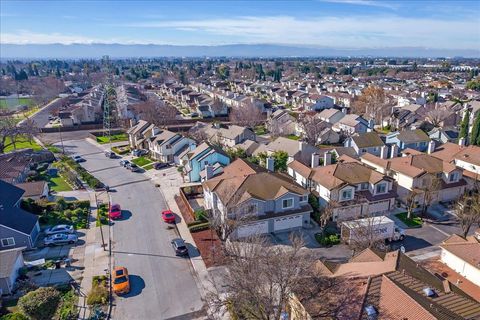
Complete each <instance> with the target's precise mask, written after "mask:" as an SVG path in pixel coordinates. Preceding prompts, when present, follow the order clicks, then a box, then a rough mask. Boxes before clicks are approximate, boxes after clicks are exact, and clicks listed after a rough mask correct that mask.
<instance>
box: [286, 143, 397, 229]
mask: <svg viewBox="0 0 480 320" xmlns="http://www.w3.org/2000/svg"><path fill="white" fill-rule="evenodd" d="M324 157H325V158H326V160H324V163H329V161H328V158H329V157H331V156H330V155H329V154H328V153H326V154H325V155H324ZM313 161H314V160H313V159H312V162H313ZM288 174H289V175H290V176H291V177H292V178H293V179H294V180H295V181H296V182H297V183H299V184H300V185H302V186H305V187H306V188H309V189H310V190H311V191H312V193H313V194H314V195H315V196H316V197H317V198H318V202H319V205H320V206H321V207H324V208H325V207H327V206H329V205H330V206H331V208H332V210H333V215H332V220H333V221H341V220H350V219H356V218H358V217H364V216H372V215H380V214H384V213H386V212H388V211H390V210H391V209H393V208H394V204H395V198H396V196H397V194H396V192H395V189H394V185H393V179H392V178H390V177H388V176H386V175H384V174H381V173H379V172H377V171H375V170H373V169H371V168H369V167H367V166H366V165H364V164H362V163H360V162H359V161H357V160H355V159H352V158H349V157H346V156H344V157H341V158H340V159H339V161H338V163H336V164H329V165H325V166H314V167H312V166H311V167H308V166H305V165H304V164H302V163H300V162H298V161H293V162H292V163H290V164H289V165H288Z"/></svg>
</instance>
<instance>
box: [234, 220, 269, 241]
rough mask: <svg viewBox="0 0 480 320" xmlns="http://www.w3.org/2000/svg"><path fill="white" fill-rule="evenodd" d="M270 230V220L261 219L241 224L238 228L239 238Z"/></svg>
mask: <svg viewBox="0 0 480 320" xmlns="http://www.w3.org/2000/svg"><path fill="white" fill-rule="evenodd" d="M267 232H268V221H260V222H255V223H249V224H247V225H244V226H241V227H239V228H238V230H237V236H238V237H239V238H244V237H248V236H251V235H256V234H263V233H267Z"/></svg>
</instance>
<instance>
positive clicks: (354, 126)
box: [333, 113, 373, 134]
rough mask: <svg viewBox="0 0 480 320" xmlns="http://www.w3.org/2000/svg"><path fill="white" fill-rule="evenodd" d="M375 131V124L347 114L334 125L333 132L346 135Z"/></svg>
mask: <svg viewBox="0 0 480 320" xmlns="http://www.w3.org/2000/svg"><path fill="white" fill-rule="evenodd" d="M369 129H372V130H373V124H372V123H369V122H368V121H367V120H365V119H364V118H362V117H361V116H359V115H356V114H353V113H351V114H347V115H345V116H344V117H342V118H341V119H340V120H339V121H338V122H337V123H335V124H334V125H333V130H335V131H338V132H344V133H346V134H354V133H363V132H367V131H368V130H369Z"/></svg>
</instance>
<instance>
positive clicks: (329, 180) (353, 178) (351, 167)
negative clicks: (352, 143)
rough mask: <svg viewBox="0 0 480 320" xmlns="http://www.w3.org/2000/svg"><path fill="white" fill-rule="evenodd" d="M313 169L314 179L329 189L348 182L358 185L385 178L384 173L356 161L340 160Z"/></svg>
mask: <svg viewBox="0 0 480 320" xmlns="http://www.w3.org/2000/svg"><path fill="white" fill-rule="evenodd" d="M352 160H354V159H352ZM312 170H313V175H312V180H313V181H315V182H316V183H318V184H320V185H322V186H323V187H325V188H327V189H328V190H332V189H335V188H337V187H340V186H342V185H346V184H351V185H357V184H360V183H366V182H368V183H372V184H375V183H377V182H379V181H381V180H383V179H384V178H385V176H384V175H383V174H381V173H379V172H377V171H375V170H373V169H370V168H369V167H367V166H365V165H363V164H360V163H358V162H355V161H344V162H339V163H336V164H332V165H328V166H324V167H316V168H313V169H312Z"/></svg>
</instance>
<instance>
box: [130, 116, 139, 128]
mask: <svg viewBox="0 0 480 320" xmlns="http://www.w3.org/2000/svg"><path fill="white" fill-rule="evenodd" d="M128 121H129V122H130V128H131V127H133V126H134V125H136V124H137V121H136V120H135V119H133V118H132V119H129V120H128Z"/></svg>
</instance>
